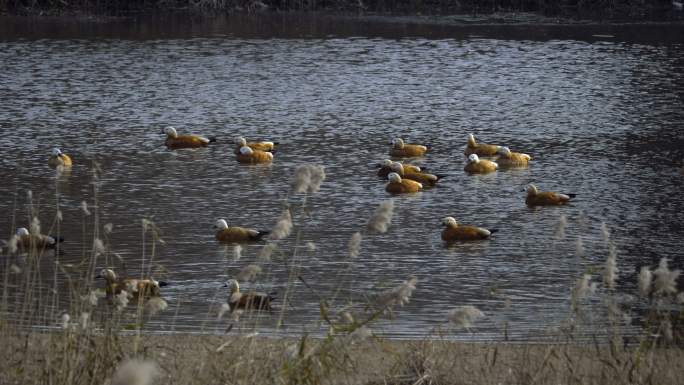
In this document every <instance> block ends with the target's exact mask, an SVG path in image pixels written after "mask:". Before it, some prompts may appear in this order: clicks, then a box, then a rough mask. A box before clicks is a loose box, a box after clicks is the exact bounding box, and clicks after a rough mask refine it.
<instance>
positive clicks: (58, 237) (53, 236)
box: [50, 235, 64, 243]
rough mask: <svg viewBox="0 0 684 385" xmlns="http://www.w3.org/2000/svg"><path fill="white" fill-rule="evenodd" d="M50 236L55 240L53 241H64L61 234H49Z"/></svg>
mask: <svg viewBox="0 0 684 385" xmlns="http://www.w3.org/2000/svg"><path fill="white" fill-rule="evenodd" d="M50 238H52V239H54V240H55V243H62V242H64V237H63V236H61V235H60V236H56V235H50Z"/></svg>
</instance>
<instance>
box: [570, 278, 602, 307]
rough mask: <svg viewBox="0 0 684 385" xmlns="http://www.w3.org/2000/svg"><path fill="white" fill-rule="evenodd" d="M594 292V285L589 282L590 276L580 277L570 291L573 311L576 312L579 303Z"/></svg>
mask: <svg viewBox="0 0 684 385" xmlns="http://www.w3.org/2000/svg"><path fill="white" fill-rule="evenodd" d="M595 290H596V284H594V283H592V282H591V275H589V274H583V275H582V277H581V278H580V279H578V280H577V283H576V284H575V287H574V288H573V289H572V296H571V301H572V308H573V310H577V309H578V307H579V303H580V301H582V299H584V298H586V297H587V296H589V295H591V294H593V293H594V291H595Z"/></svg>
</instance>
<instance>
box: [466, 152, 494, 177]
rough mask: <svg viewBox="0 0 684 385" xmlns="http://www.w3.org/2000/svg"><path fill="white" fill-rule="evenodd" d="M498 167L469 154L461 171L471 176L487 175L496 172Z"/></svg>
mask: <svg viewBox="0 0 684 385" xmlns="http://www.w3.org/2000/svg"><path fill="white" fill-rule="evenodd" d="M497 168H499V165H497V164H496V162H492V161H491V160H487V159H480V158H479V157H478V156H477V154H470V155H469V156H468V163H466V165H465V167H463V169H464V170H465V171H466V172H469V173H471V174H487V173H490V172H494V171H496V169H497Z"/></svg>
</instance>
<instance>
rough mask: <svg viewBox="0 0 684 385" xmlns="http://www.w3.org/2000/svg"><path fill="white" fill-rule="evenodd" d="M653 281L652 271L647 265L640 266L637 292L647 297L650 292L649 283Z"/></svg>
mask: <svg viewBox="0 0 684 385" xmlns="http://www.w3.org/2000/svg"><path fill="white" fill-rule="evenodd" d="M652 282H653V273H652V272H651V269H649V268H648V266H641V270H640V271H639V294H641V295H642V296H644V297H648V295H649V294H651V283H652Z"/></svg>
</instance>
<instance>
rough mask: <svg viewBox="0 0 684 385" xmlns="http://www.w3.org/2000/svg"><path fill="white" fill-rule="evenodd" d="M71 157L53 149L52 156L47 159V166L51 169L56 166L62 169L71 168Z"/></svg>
mask: <svg viewBox="0 0 684 385" xmlns="http://www.w3.org/2000/svg"><path fill="white" fill-rule="evenodd" d="M71 164H72V162H71V157H69V155H67V154H65V153H63V152H62V151H61V150H60V149H59V148H53V149H52V154H51V155H50V157H49V158H48V165H49V166H51V167H57V166H64V167H69V166H71Z"/></svg>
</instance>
